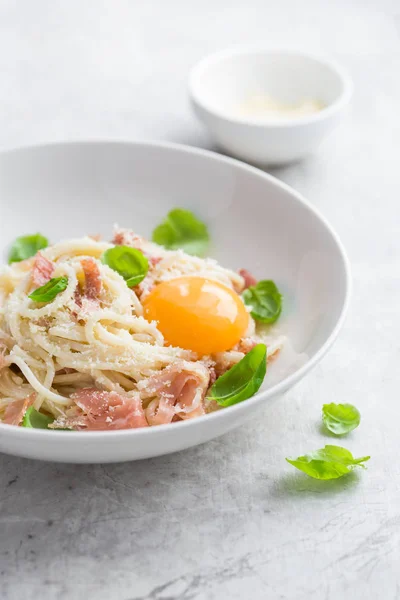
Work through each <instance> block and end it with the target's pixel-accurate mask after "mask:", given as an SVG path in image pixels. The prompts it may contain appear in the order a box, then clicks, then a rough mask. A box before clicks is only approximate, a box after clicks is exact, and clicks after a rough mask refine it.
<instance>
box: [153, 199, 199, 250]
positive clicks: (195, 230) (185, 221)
mask: <svg viewBox="0 0 400 600" xmlns="http://www.w3.org/2000/svg"><path fill="white" fill-rule="evenodd" d="M152 239H153V242H155V243H156V244H160V245H161V246H164V247H165V248H168V249H169V250H179V249H182V250H184V251H185V252H187V253H188V254H194V255H197V256H204V254H205V253H206V250H207V247H208V244H209V241H210V237H209V234H208V230H207V227H206V225H205V224H204V223H202V222H201V221H199V220H198V219H197V218H196V217H195V216H194V214H193V213H192V212H190V210H184V209H183V208H175V209H174V210H171V212H169V213H168V215H167V217H166V218H165V219H164V221H163V222H162V223H161V224H160V225H159V226H158V227H156V228H155V230H154V231H153V238H152Z"/></svg>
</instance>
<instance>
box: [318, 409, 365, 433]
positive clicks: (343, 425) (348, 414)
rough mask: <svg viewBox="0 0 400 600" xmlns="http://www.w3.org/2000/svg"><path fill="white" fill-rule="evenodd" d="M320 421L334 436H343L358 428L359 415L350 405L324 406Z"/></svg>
mask: <svg viewBox="0 0 400 600" xmlns="http://www.w3.org/2000/svg"><path fill="white" fill-rule="evenodd" d="M322 420H323V423H324V425H325V427H326V428H327V429H328V430H329V431H330V432H331V433H334V434H335V435H344V434H346V433H349V432H350V431H353V429H355V428H356V427H358V426H359V424H360V420H361V415H360V413H359V411H358V410H357V408H356V407H355V406H353V405H352V404H335V403H334V402H332V403H331V404H324V405H323V407H322Z"/></svg>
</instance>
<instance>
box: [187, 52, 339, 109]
mask: <svg viewBox="0 0 400 600" xmlns="http://www.w3.org/2000/svg"><path fill="white" fill-rule="evenodd" d="M191 88H192V93H193V95H194V96H195V97H196V99H197V100H198V101H199V102H200V103H201V104H203V105H204V106H206V107H207V108H209V109H210V110H213V111H217V112H219V113H224V114H232V115H233V114H235V111H237V108H238V107H239V106H240V105H241V104H243V103H247V102H249V101H251V99H252V98H255V97H258V96H261V97H262V96H268V97H271V98H272V99H273V100H275V101H277V102H281V103H282V104H284V105H297V104H299V103H301V102H303V101H305V100H314V101H317V102H319V103H321V104H322V106H323V107H328V106H329V105H331V104H333V103H335V102H336V101H337V100H338V99H339V98H340V96H341V95H342V94H343V92H344V81H343V79H342V76H341V75H340V74H339V72H338V71H337V69H336V68H335V67H333V66H332V65H331V64H330V63H328V62H324V61H321V60H318V59H316V58H313V57H311V56H307V55H301V54H297V53H291V52H265V51H255V50H254V51H251V50H249V51H244V52H239V51H238V52H231V53H229V52H225V53H220V54H216V55H213V56H210V57H209V58H206V59H204V60H203V61H201V62H200V63H199V64H198V65H197V66H196V67H195V68H194V70H193V72H192V77H191Z"/></svg>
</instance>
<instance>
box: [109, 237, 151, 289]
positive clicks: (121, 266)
mask: <svg viewBox="0 0 400 600" xmlns="http://www.w3.org/2000/svg"><path fill="white" fill-rule="evenodd" d="M101 261H102V262H103V263H104V264H105V265H108V266H109V267H110V268H111V269H113V270H114V271H116V272H117V273H119V274H120V275H121V276H122V277H123V278H124V279H125V281H126V285H127V286H128V287H134V286H135V285H138V283H140V282H141V281H143V279H144V278H145V277H146V275H147V272H148V270H149V261H148V260H147V258H146V257H145V255H144V254H143V253H142V252H140V250H137V249H136V248H130V247H129V246H114V248H109V249H108V250H106V251H105V252H104V254H103V256H102V257H101Z"/></svg>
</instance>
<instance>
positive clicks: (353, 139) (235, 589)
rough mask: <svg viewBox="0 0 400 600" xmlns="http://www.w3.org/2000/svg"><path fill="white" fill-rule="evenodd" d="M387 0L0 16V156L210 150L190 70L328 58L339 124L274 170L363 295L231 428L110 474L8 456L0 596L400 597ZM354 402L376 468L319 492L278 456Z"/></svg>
mask: <svg viewBox="0 0 400 600" xmlns="http://www.w3.org/2000/svg"><path fill="white" fill-rule="evenodd" d="M399 32H400V4H399V2H398V0H392V1H390V0H380V1H379V2H378V1H377V0H376V1H375V2H373V1H371V0H352V1H351V2H350V1H349V0H306V1H305V2H299V1H298V0H280V1H279V2H275V1H274V2H272V1H270V0H247V1H246V2H242V1H238V0H230V1H229V0H219V1H218V0H202V1H201V2H200V1H198V0H186V1H179V0H168V2H167V1H165V0H164V1H163V0H152V1H150V0H149V1H145V0H141V1H139V0H137V1H133V0H131V1H128V0H126V1H123V0H108V1H105V0H102V1H100V0H97V1H94V0H93V1H90V0H87V1H85V2H82V1H81V0H68V1H66V0H65V1H58V0H48V1H45V0H35V2H31V1H30V0H25V1H24V0H13V1H12V0H9V1H7V0H0V148H2V149H6V148H9V147H13V146H17V145H24V144H32V143H37V142H45V141H51V140H64V139H86V138H92V139H93V138H99V139H100V138H101V139H109V138H114V139H128V140H129V139H137V138H142V139H166V140H173V141H177V142H183V143H188V144H192V145H197V146H201V147H205V148H212V147H213V146H212V142H211V141H210V139H209V137H208V135H207V133H206V132H205V131H204V130H203V129H202V128H201V126H200V125H199V124H198V123H197V122H196V121H195V119H194V117H193V115H192V114H191V112H190V110H189V107H188V104H187V99H186V89H185V82H186V75H187V71H188V69H189V67H190V65H191V64H192V63H193V62H195V61H196V60H197V59H199V58H200V57H201V56H202V55H204V54H205V53H207V52H210V51H213V50H215V49H218V48H223V47H225V46H229V45H232V44H236V43H241V42H246V43H247V42H265V41H266V42H268V43H271V44H274V45H279V46H289V47H295V48H299V49H309V50H313V51H315V50H316V51H320V52H322V53H326V54H328V55H331V56H333V57H335V58H336V59H338V60H339V61H341V62H342V63H343V64H344V65H345V66H346V67H347V68H348V69H349V71H350V72H351V74H352V76H353V78H354V81H355V97H354V102H353V106H352V110H351V113H350V115H349V117H348V119H347V122H346V123H345V124H344V125H343V126H342V127H341V129H340V130H338V131H337V132H336V133H335V134H334V135H333V136H332V137H331V138H330V139H329V140H328V141H327V142H326V143H325V144H324V146H322V147H321V149H320V151H319V152H318V154H316V155H315V156H313V157H311V158H309V159H308V160H307V161H305V162H303V163H300V164H296V165H292V166H290V167H287V168H282V169H279V170H275V171H274V174H275V175H277V176H278V177H280V178H281V179H283V180H284V181H285V182H287V183H289V184H291V185H293V186H294V187H295V188H296V189H298V190H299V191H300V192H302V193H303V194H304V195H305V196H306V197H307V198H309V199H310V201H311V202H312V203H314V204H315V205H316V206H318V208H319V209H320V210H321V211H322V212H323V213H324V214H325V215H326V216H327V217H328V218H329V220H330V221H331V222H332V224H333V225H334V227H335V228H336V229H337V230H338V232H339V234H340V235H341V237H342V239H343V242H344V244H345V246H346V247H347V249H348V252H349V256H350V259H351V262H352V267H353V275H354V294H353V300H352V304H351V309H350V313H349V317H348V320H347V323H346V325H345V327H344V330H343V332H342V334H341V335H340V337H339V339H338V341H337V343H336V344H335V346H334V348H333V349H332V350H331V351H330V352H329V354H328V355H327V356H326V358H324V360H323V362H322V363H321V364H320V365H319V366H318V367H317V368H316V369H315V370H314V371H313V372H312V373H311V374H310V375H309V376H308V377H307V378H306V379H305V380H304V381H303V382H302V383H301V384H299V385H298V386H297V387H296V388H295V389H293V390H292V391H291V392H290V393H289V394H288V395H287V396H286V397H285V398H284V399H283V400H282V401H281V402H280V403H277V404H276V405H275V406H274V407H273V408H271V409H269V410H266V411H265V412H264V413H261V414H260V416H259V418H258V419H257V420H256V421H253V422H249V423H246V424H245V425H244V426H243V427H242V428H241V429H239V430H237V431H235V432H233V433H230V434H228V435H226V436H225V437H223V438H220V439H217V440H215V441H213V442H211V443H209V444H207V445H205V446H201V447H198V448H195V449H192V450H188V451H186V452H182V453H180V454H176V455H172V456H168V457H164V458H160V459H154V460H148V461H143V462H138V463H127V464H118V465H106V466H72V465H55V464H51V463H40V462H34V461H28V460H22V459H17V458H12V457H9V456H5V455H1V456H0V464H1V471H0V478H1V486H0V547H1V548H0V564H1V567H0V571H1V578H0V597H1V599H2V600H20V599H23V600H36V599H37V598H40V599H41V600H53V599H58V598H59V599H62V600H65V599H68V600H69V599H73V600H81V599H82V600H83V599H84V600H92V599H94V600H114V599H115V600H139V599H141V600H172V599H182V600H203V599H210V600H224V599H232V600H239V599H240V600H242V599H243V600H244V599H247V598H252V599H253V600H264V599H273V600H275V599H280V600H293V599H294V600H302V599H304V600H305V599H307V600H338V599H339V600H354V599H356V600H357V599H358V598H362V599H363V600H375V599H378V598H379V599H380V600H381V599H382V600H394V599H397V598H400V575H399V562H400V461H399V452H398V451H399V447H400V446H399V433H398V431H399V425H398V419H399V414H400V408H399V406H400V396H399V366H398V365H399V360H400V342H399V333H400V328H399V318H398V313H399V304H400V280H399V266H400V259H399V255H400V211H399V203H400V183H399V182H400V179H399V155H400V154H399V153H400V141H399V139H400V137H399V136H400V117H399V114H400V113H399V107H400V79H399V73H400V35H399ZM331 401H336V402H353V403H355V404H356V405H357V406H358V407H359V408H360V410H361V412H362V424H361V426H360V428H359V429H358V430H357V431H355V432H353V433H352V434H351V435H350V436H349V437H348V439H346V441H345V444H346V445H347V447H349V448H350V449H351V450H352V451H354V453H356V454H359V455H363V454H371V456H372V458H371V461H370V463H369V468H368V471H366V472H361V473H359V474H354V476H350V477H348V478H347V479H343V480H339V481H334V482H327V483H321V482H318V481H315V482H314V481H313V480H309V479H307V478H306V477H305V476H303V475H302V474H300V473H297V472H295V471H294V469H292V468H291V467H290V466H289V465H288V464H287V463H285V460H284V458H285V456H289V455H293V454H294V455H296V454H301V453H303V452H304V451H308V450H311V449H315V448H318V447H321V446H323V445H324V444H325V443H326V442H329V441H330V440H329V439H327V438H325V437H324V436H323V435H322V433H321V431H320V429H319V418H320V410H321V405H322V404H323V403H324V402H331Z"/></svg>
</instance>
